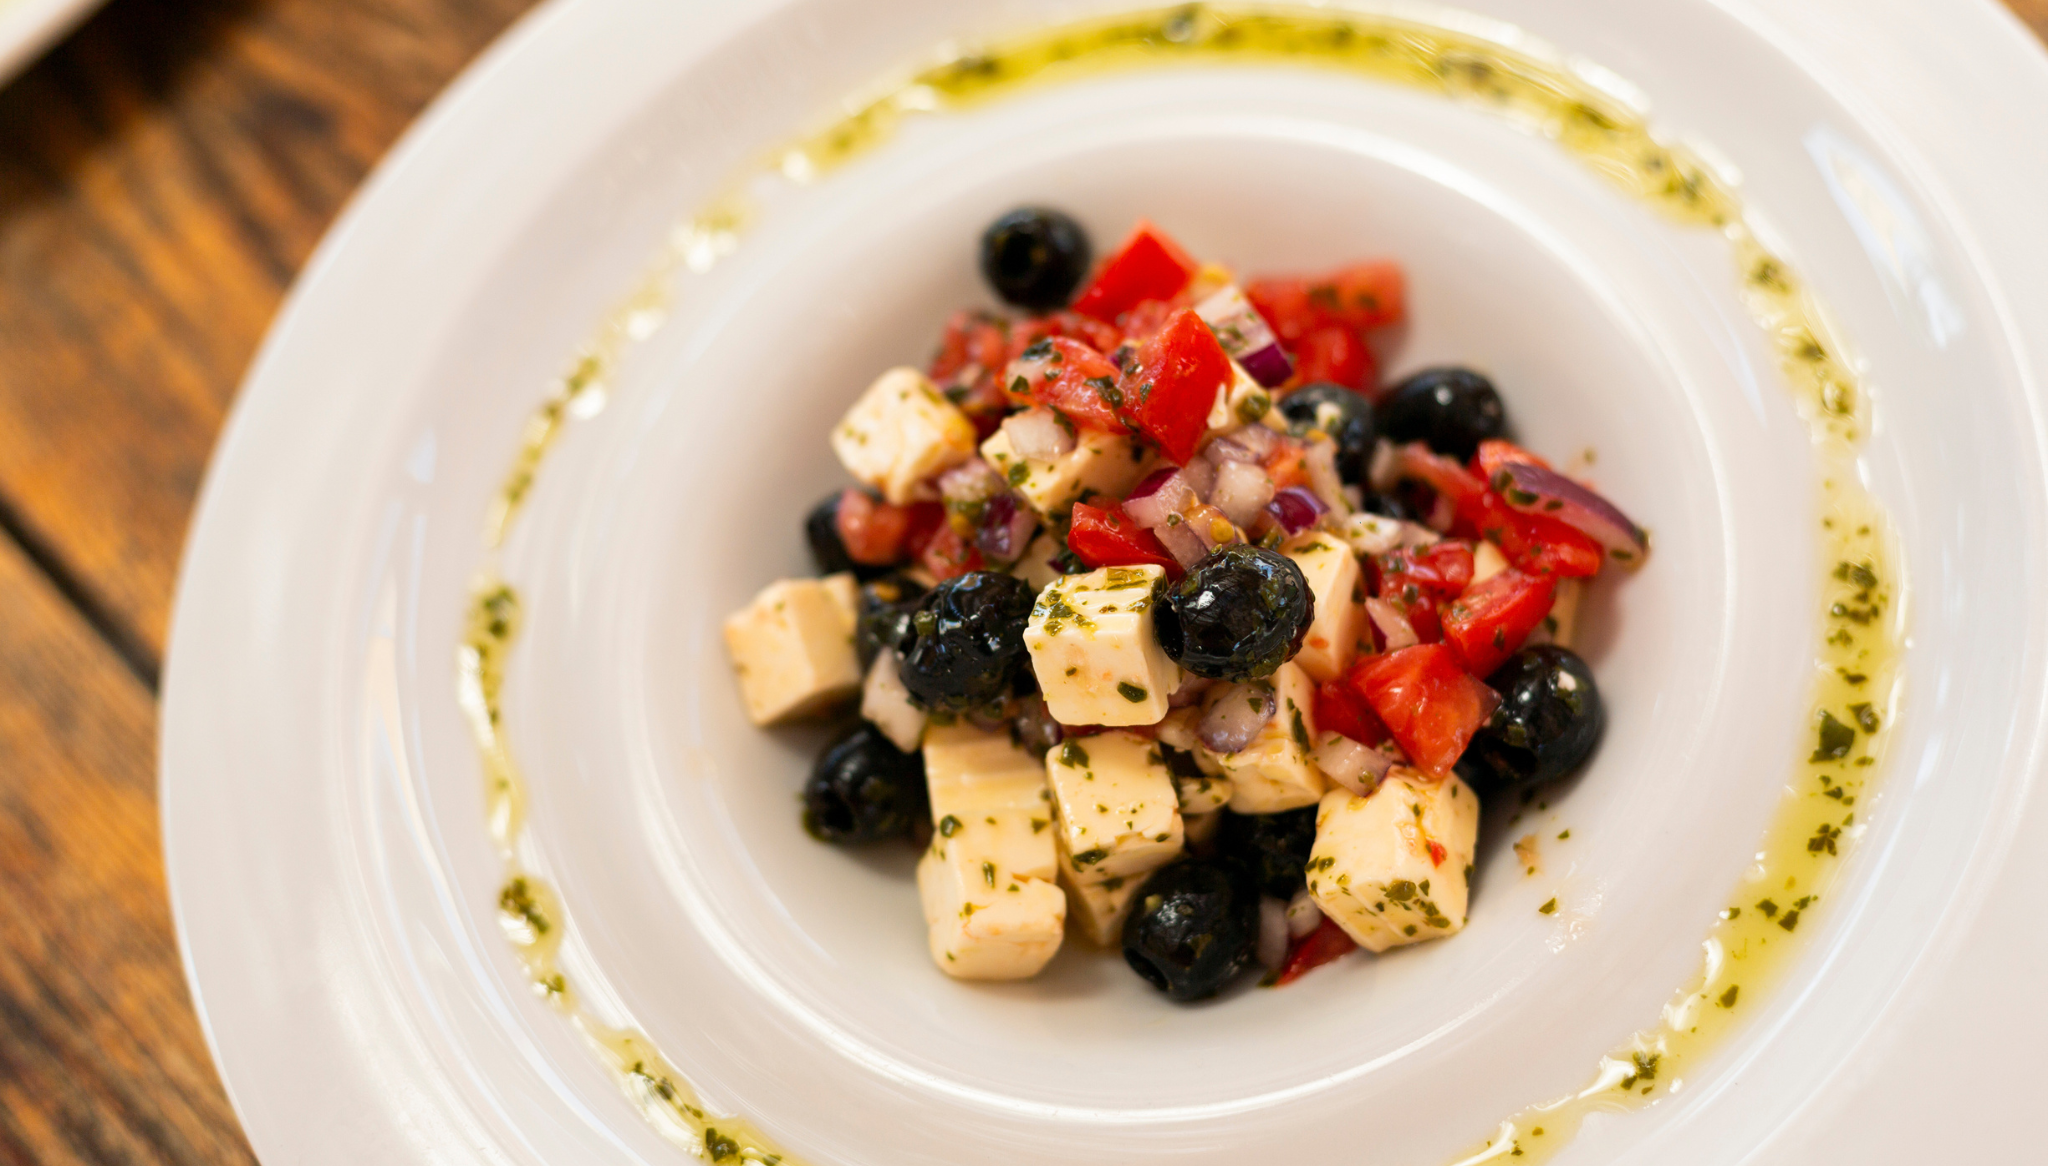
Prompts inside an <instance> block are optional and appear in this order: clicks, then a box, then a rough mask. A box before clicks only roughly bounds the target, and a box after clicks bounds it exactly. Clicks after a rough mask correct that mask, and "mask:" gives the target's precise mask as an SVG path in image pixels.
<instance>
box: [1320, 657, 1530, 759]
mask: <svg viewBox="0 0 2048 1166" xmlns="http://www.w3.org/2000/svg"><path fill="white" fill-rule="evenodd" d="M1348 679H1349V680H1350V682H1351V684H1352V686H1353V687H1355V688H1356V689H1358V691H1359V693H1360V694H1362V695H1363V696H1364V697H1365V701H1366V703H1367V704H1369V705H1371V706H1372V710H1373V711H1374V712H1376V713H1378V714H1379V718H1380V721H1381V723H1383V724H1385V725H1386V726H1387V731H1388V732H1389V733H1391V734H1393V737H1394V740H1396V741H1398V742H1400V743H1401V748H1402V750H1403V751H1404V752H1406V753H1407V754H1408V757H1409V760H1411V761H1413V762H1414V763H1415V764H1416V766H1417V767H1418V768H1420V769H1423V770H1426V771H1427V772H1429V773H1433V774H1437V775H1438V776H1441V775H1443V774H1446V773H1449V772H1450V771H1451V766H1452V765H1454V764H1456V763H1457V760H1458V757H1459V755H1460V754H1462V753H1464V752H1465V746H1466V745H1467V744H1468V743H1469V742H1470V741H1471V740H1472V734H1474V733H1476V732H1478V731H1479V727H1480V726H1481V725H1484V724H1485V723H1486V718H1488V717H1490V716H1492V715H1493V710H1494V708H1495V707H1497V706H1498V705H1499V704H1500V696H1499V694H1497V693H1495V692H1494V691H1493V690H1492V689H1490V688H1488V687H1486V685H1485V684H1484V683H1482V682H1481V681H1480V680H1479V679H1478V678H1477V677H1475V676H1473V675H1472V674H1471V673H1469V672H1467V671H1465V668H1464V666H1463V665H1461V664H1460V663H1459V662H1458V656H1457V653H1455V652H1453V651H1452V650H1451V649H1450V648H1448V647H1446V646H1445V645H1443V644H1418V645H1417V646H1415V647H1413V648H1403V649H1401V650H1400V651H1398V652H1389V653H1387V654H1386V655H1383V656H1367V657H1366V658H1364V659H1363V660H1360V661H1359V662H1358V663H1356V664H1354V665H1352V668H1351V673H1350V675H1349V677H1348Z"/></svg>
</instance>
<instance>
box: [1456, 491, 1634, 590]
mask: <svg viewBox="0 0 2048 1166" xmlns="http://www.w3.org/2000/svg"><path fill="white" fill-rule="evenodd" d="M1458 521H1459V528H1460V529H1461V530H1463V531H1465V532H1467V533H1470V534H1473V535H1475V536H1477V537H1481V538H1485V539H1487V540H1489V541H1490V542H1492V543H1493V544H1494V545H1495V546H1498V547H1499V548H1500V550H1501V554H1503V555H1505V556H1507V560H1508V562H1510V563H1512V564H1514V565H1515V566H1516V567H1518V568H1520V569H1521V570H1523V571H1527V572H1528V573H1529V574H1532V575H1559V576H1563V577H1565V578H1568V579H1569V578H1585V577H1587V576H1590V575H1597V574H1599V573H1600V564H1601V562H1602V561H1603V558H1602V555H1601V552H1600V544H1599V543H1597V542H1595V541H1593V538H1592V536H1591V535H1588V534H1586V533H1585V532H1584V531H1582V530H1580V529H1579V528H1578V527H1575V526H1573V525H1571V524H1570V523H1568V522H1565V521H1562V520H1561V519H1556V518H1551V517H1550V516H1548V515H1544V514H1524V513H1522V512H1521V511H1519V510H1514V509H1511V508H1510V507H1509V506H1508V504H1507V502H1506V501H1505V500H1503V499H1502V498H1501V496H1500V495H1498V494H1496V493H1494V492H1493V491H1491V490H1483V491H1481V492H1480V494H1479V496H1478V497H1477V498H1476V499H1475V500H1474V501H1473V503H1472V504H1471V505H1470V506H1469V507H1461V508H1460V509H1459V512H1458Z"/></svg>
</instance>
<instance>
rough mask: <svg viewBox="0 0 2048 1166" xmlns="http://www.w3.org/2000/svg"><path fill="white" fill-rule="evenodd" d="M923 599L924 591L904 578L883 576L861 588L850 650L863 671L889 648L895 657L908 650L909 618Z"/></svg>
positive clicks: (862, 585) (900, 576) (901, 576)
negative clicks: (858, 657)
mask: <svg viewBox="0 0 2048 1166" xmlns="http://www.w3.org/2000/svg"><path fill="white" fill-rule="evenodd" d="M923 598H924V588H923V587H921V586H919V585H918V584H917V583H916V582H915V581H913V580H911V579H910V578H908V577H906V576H903V575H884V576H882V577H881V578H880V579H871V580H869V581H868V582H866V583H863V584H861V586H860V596H859V599H858V601H857V603H856V606H855V609H854V610H855V614H854V623H853V647H854V651H855V652H857V653H859V655H860V666H861V670H862V671H866V670H867V666H868V665H870V664H872V663H874V662H875V655H876V653H878V652H880V651H881V650H882V649H883V648H888V649H890V650H891V651H893V652H895V653H896V654H897V655H899V656H900V655H902V654H903V652H904V651H905V650H906V649H908V648H909V647H910V635H911V629H910V617H911V616H912V615H914V614H916V612H917V605H918V602H919V601H920V600H922V599H923Z"/></svg>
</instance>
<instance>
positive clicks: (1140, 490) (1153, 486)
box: [1124, 466, 1195, 530]
mask: <svg viewBox="0 0 2048 1166" xmlns="http://www.w3.org/2000/svg"><path fill="white" fill-rule="evenodd" d="M1194 500H1195V491H1194V489H1193V488H1192V487H1190V486H1189V485H1188V483H1187V479H1186V478H1184V477H1182V476H1181V472H1180V471H1179V470H1177V469H1175V468H1173V467H1172V466H1161V467H1160V468H1159V469H1156V470H1154V471H1152V473H1151V475H1150V476H1149V477H1147V478H1146V479H1145V480H1144V481H1142V482H1139V483H1138V487H1137V489H1135V490H1132V491H1131V496H1130V497H1128V498H1126V499H1124V513H1125V514H1128V515H1130V516H1131V521H1132V522H1135V523H1137V524H1138V525H1139V526H1142V527H1144V528H1145V529H1146V530H1151V529H1153V528H1154V527H1158V526H1164V525H1165V524H1166V520H1167V519H1168V518H1170V517H1172V516H1173V515H1175V514H1178V513H1180V512H1181V509H1182V508H1183V507H1185V506H1187V505H1188V504H1189V503H1191V502H1193V501H1194Z"/></svg>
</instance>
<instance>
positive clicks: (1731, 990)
mask: <svg viewBox="0 0 2048 1166" xmlns="http://www.w3.org/2000/svg"><path fill="white" fill-rule="evenodd" d="M1740 995H1742V985H1740V984H1730V985H1728V990H1727V991H1726V992H1723V993H1721V999H1720V1001H1719V1003H1720V1005H1721V1007H1723V1008H1733V1007H1735V998H1736V997H1738V996H1740Z"/></svg>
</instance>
